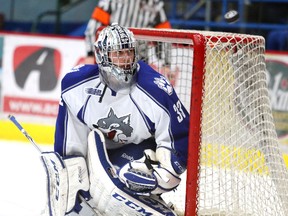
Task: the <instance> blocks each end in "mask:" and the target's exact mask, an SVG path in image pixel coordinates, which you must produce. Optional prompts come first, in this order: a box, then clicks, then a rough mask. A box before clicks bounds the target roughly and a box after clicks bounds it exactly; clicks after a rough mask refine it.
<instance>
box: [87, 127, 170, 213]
mask: <svg viewBox="0 0 288 216" xmlns="http://www.w3.org/2000/svg"><path fill="white" fill-rule="evenodd" d="M87 165H88V170H89V174H90V194H91V196H92V201H93V207H94V208H96V209H97V210H98V211H99V212H100V214H101V215H103V216H104V215H107V216H110V215H129V216H135V215H159V216H161V215H176V214H175V213H174V212H173V211H172V210H171V209H170V208H169V207H168V206H167V205H166V203H165V202H163V201H162V200H161V199H160V198H159V197H158V196H151V197H145V196H137V195H132V194H130V193H129V192H128V191H129V190H128V189H127V188H126V187H125V185H124V184H123V183H122V182H121V181H120V180H119V178H118V176H117V174H116V170H115V168H114V167H113V165H112V164H111V162H110V160H109V158H108V154H107V152H106V148H105V139H104V136H103V134H102V133H101V132H100V131H99V130H97V129H94V130H93V131H92V132H90V134H89V137H88V152H87ZM90 203H91V202H90Z"/></svg>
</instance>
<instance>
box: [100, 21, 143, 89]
mask: <svg viewBox="0 0 288 216" xmlns="http://www.w3.org/2000/svg"><path fill="white" fill-rule="evenodd" d="M94 47H95V56H96V62H97V64H98V65H99V72H100V79H101V81H102V82H103V83H104V84H105V85H107V86H108V87H109V88H111V89H112V90H114V91H116V92H117V91H119V90H121V89H129V88H130V87H131V86H132V85H133V84H134V83H135V82H136V72H137V60H138V57H137V45H136V39H135V37H134V35H133V33H132V32H131V31H129V30H128V29H127V28H125V27H122V26H119V25H118V24H117V23H113V24H111V26H108V27H106V28H104V29H103V30H102V31H101V32H100V35H99V37H98V39H97V41H96V42H95V43H94Z"/></svg>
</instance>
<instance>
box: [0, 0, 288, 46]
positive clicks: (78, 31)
mask: <svg viewBox="0 0 288 216" xmlns="http://www.w3.org/2000/svg"><path fill="white" fill-rule="evenodd" d="M164 2H165V9H166V12H167V16H168V19H169V21H170V22H171V24H172V27H173V28H177V29H196V30H213V31H228V32H239V33H247V34H256V35H262V36H264V37H265V39H266V45H267V48H268V49H273V50H288V48H287V47H288V45H287V44H288V42H287V41H288V39H287V38H288V36H287V35H288V29H287V24H288V0H270V1H269V0H165V1H164ZM97 4H98V0H49V1H47V0H25V1H23V0H0V5H1V7H0V30H2V31H15V32H33V33H44V34H59V35H71V36H83V35H84V30H85V28H86V25H87V22H88V20H89V18H90V16H91V13H92V11H93V9H94V7H95V6H96V5H97ZM232 9H233V10H237V11H238V12H239V15H240V18H239V20H238V22H235V23H231V24H229V23H227V22H225V20H224V14H225V13H226V12H227V11H229V10H232Z"/></svg>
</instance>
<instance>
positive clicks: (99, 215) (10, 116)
mask: <svg viewBox="0 0 288 216" xmlns="http://www.w3.org/2000/svg"><path fill="white" fill-rule="evenodd" d="M8 118H9V120H10V121H11V122H12V123H13V124H14V125H15V126H16V127H17V128H18V129H19V131H20V132H21V133H22V134H23V135H24V136H25V137H26V138H27V139H28V140H29V141H30V143H31V144H32V145H33V146H34V147H35V148H36V149H37V150H38V152H39V153H40V154H42V153H43V151H42V149H41V148H40V147H39V145H38V144H37V143H36V142H35V141H34V139H33V138H32V137H31V136H30V135H29V134H28V133H27V131H26V130H25V129H24V128H23V127H22V125H21V124H20V123H19V122H18V121H17V119H16V118H15V117H14V116H13V115H8ZM79 197H80V200H81V201H82V202H83V204H84V205H85V206H86V207H87V208H88V211H89V216H101V214H99V213H96V212H95V209H94V208H93V207H92V206H91V205H90V204H89V203H88V202H87V201H86V200H85V198H84V197H82V196H80V195H79ZM87 213H88V212H87V211H86V212H85V215H88V214H87ZM90 214H91V215H90Z"/></svg>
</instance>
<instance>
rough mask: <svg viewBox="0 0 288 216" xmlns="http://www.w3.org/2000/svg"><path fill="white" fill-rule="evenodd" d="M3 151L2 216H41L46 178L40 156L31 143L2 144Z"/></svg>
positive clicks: (0, 158)
mask: <svg viewBox="0 0 288 216" xmlns="http://www.w3.org/2000/svg"><path fill="white" fill-rule="evenodd" d="M40 146H41V148H42V149H43V150H45V151H48V150H52V146H42V145H40ZM0 149H1V154H0V172H1V174H0V216H20V215H21V216H40V212H41V211H42V209H43V206H44V204H45V201H46V177H45V172H44V168H42V163H41V161H40V157H39V156H40V155H39V152H38V151H37V150H36V148H35V147H34V146H33V145H32V144H30V143H29V142H27V143H21V142H14V141H13V142H12V141H3V140H0Z"/></svg>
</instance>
